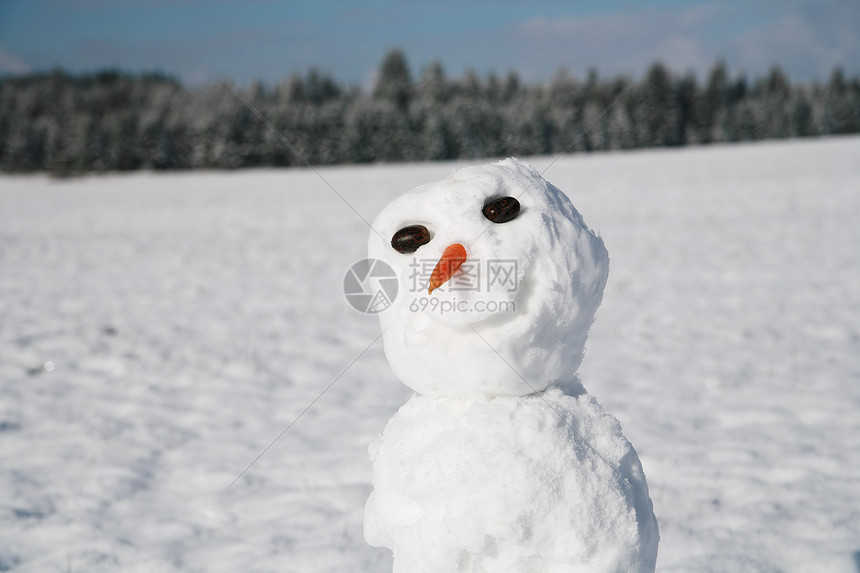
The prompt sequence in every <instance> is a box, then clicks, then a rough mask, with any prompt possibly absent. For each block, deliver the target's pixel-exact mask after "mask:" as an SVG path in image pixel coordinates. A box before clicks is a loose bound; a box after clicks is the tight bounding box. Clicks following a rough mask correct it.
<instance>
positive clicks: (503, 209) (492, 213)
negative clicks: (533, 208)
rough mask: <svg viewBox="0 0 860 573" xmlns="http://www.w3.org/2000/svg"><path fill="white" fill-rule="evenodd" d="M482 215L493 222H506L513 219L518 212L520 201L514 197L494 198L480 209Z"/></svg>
mask: <svg viewBox="0 0 860 573" xmlns="http://www.w3.org/2000/svg"><path fill="white" fill-rule="evenodd" d="M482 212H483V213H484V217H486V218H487V219H489V220H490V221H492V222H493V223H507V222H508V221H513V220H514V219H516V218H517V215H519V214H520V202H519V201H517V198H516V197H502V198H501V199H494V200H493V201H490V202H489V203H487V204H486V205H484V209H483V211H482Z"/></svg>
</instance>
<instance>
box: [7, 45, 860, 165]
mask: <svg viewBox="0 0 860 573" xmlns="http://www.w3.org/2000/svg"><path fill="white" fill-rule="evenodd" d="M234 89H235V88H233V87H232V86H231V85H230V84H227V83H226V82H219V83H213V84H211V85H208V86H206V87H200V88H190V87H184V86H182V85H181V84H180V83H179V82H178V81H177V80H176V79H174V78H171V77H168V76H165V75H161V74H142V75H133V74H126V73H122V72H117V71H105V72H100V73H95V74H87V75H70V74H67V73H64V72H62V71H54V72H51V73H43V74H31V75H26V76H19V77H7V78H4V79H2V80H0V170H3V171H43V170H45V171H51V172H54V173H57V174H70V173H76V172H85V171H109V170H134V169H189V168H230V169H232V168H239V167H256V166H288V165H301V164H303V161H302V159H301V158H300V157H298V156H297V155H296V154H295V153H294V152H293V150H291V149H290V146H292V147H293V148H294V149H295V150H296V151H297V152H298V153H300V154H301V155H302V156H303V157H304V159H305V160H307V162H309V163H310V164H313V165H323V164H335V163H365V162H375V161H424V160H441V159H457V158H481V157H504V156H512V155H513V156H530V155H540V154H555V153H560V152H563V151H567V152H579V151H593V150H615V149H631V148H638V147H661V146H680V145H690V144H707V143H712V142H729V141H752V140H761V139H775V138H786V137H806V136H820V135H832V134H844V133H857V132H860V79H858V77H856V76H854V77H852V78H847V77H845V74H844V73H843V72H842V71H841V70H840V69H838V68H837V69H835V70H834V71H833V72H832V73H831V74H830V77H829V78H828V80H827V81H826V83H824V84H819V83H815V82H812V83H807V84H796V83H792V82H791V81H790V80H789V78H788V77H787V76H786V74H785V73H783V72H782V71H781V70H780V69H779V68H777V67H774V68H772V69H771V70H770V72H769V73H768V74H766V75H765V76H764V77H759V78H756V79H754V80H748V79H747V78H746V77H745V76H734V77H732V76H731V75H730V73H729V71H728V69H727V68H726V66H725V64H724V63H717V64H715V65H714V66H713V67H712V69H711V70H710V72H709V74H708V76H707V78H706V79H705V80H704V81H703V82H699V81H698V80H697V78H696V77H695V76H694V75H692V74H687V75H682V76H678V75H675V74H673V73H671V72H670V71H669V70H668V69H667V68H666V67H665V66H663V65H661V64H660V63H655V64H654V65H652V66H651V67H650V68H649V70H648V71H647V73H645V75H644V76H643V77H642V78H640V79H639V80H638V81H633V80H630V79H628V78H626V77H615V78H609V79H603V78H600V77H599V76H598V74H597V73H596V72H595V71H592V72H590V73H589V74H588V76H587V77H586V78H584V79H578V78H576V77H574V76H573V75H571V74H570V73H568V72H566V71H560V72H559V73H557V74H556V76H555V77H554V78H553V79H552V80H551V81H549V82H547V83H544V84H526V83H524V82H522V81H521V80H520V78H519V76H518V75H517V74H516V73H515V72H510V73H508V74H507V75H505V76H502V77H499V76H496V75H494V74H488V75H485V76H480V75H478V74H476V73H474V72H467V73H466V74H465V75H463V76H462V77H460V78H449V77H447V76H446V74H445V72H444V70H443V68H442V66H441V65H440V64H438V63H434V64H431V65H430V66H428V67H427V68H426V69H425V70H423V71H422V73H421V74H420V75H419V76H418V77H417V78H413V75H412V73H411V71H410V69H409V64H408V62H407V60H406V57H405V56H404V54H403V53H402V52H401V51H398V50H393V51H391V52H389V53H388V54H387V55H386V56H385V58H384V59H383V61H382V63H381V65H380V68H379V70H378V73H377V79H376V82H375V85H374V87H373V89H372V90H369V91H367V90H362V89H361V88H359V87H357V86H351V85H346V84H343V83H339V82H337V81H336V80H335V79H333V78H332V77H330V76H328V75H326V74H322V73H320V72H318V71H316V70H311V71H309V72H307V73H305V74H304V75H301V76H300V75H294V76H292V77H290V78H288V79H286V80H284V81H283V82H281V83H279V84H277V85H274V86H270V85H266V84H263V83H260V82H257V83H254V84H252V85H251V86H250V87H248V88H246V89H242V90H238V95H237V92H236V91H234ZM240 95H241V97H240ZM248 104H250V105H248ZM251 107H253V110H252V109H251ZM254 110H256V112H258V113H259V116H258V115H257V113H255V111H254ZM261 117H262V118H265V122H264V121H263V120H261ZM267 123H268V125H267ZM272 128H274V130H277V132H278V133H275V131H274V130H273V129H272ZM279 134H280V136H279ZM285 142H289V145H288V144H287V143H285Z"/></svg>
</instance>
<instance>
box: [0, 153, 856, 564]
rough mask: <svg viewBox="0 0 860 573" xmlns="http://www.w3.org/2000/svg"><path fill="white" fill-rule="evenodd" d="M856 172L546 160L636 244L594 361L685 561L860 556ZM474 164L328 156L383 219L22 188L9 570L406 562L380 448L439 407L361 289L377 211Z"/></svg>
mask: <svg viewBox="0 0 860 573" xmlns="http://www.w3.org/2000/svg"><path fill="white" fill-rule="evenodd" d="M858 157H860V138H857V137H847V138H835V139H827V140H804V141H797V142H791V141H783V142H776V143H763V144H754V145H739V146H712V147H702V148H687V149H681V150H653V151H637V152H632V153H618V154H615V153H610V154H593V155H576V156H572V157H564V158H562V159H560V160H559V161H558V162H556V163H555V164H554V165H553V166H552V167H550V169H549V170H548V171H547V172H546V177H547V178H548V179H549V180H550V181H552V182H553V183H554V184H555V185H557V186H558V187H559V188H560V189H562V190H564V192H565V193H566V194H567V195H569V196H570V197H571V199H572V201H573V203H574V204H575V205H576V207H577V209H578V210H579V211H580V212H582V214H583V216H584V217H585V219H586V221H587V222H588V224H589V225H590V226H591V227H593V228H594V229H596V230H597V231H598V232H599V233H600V235H601V237H602V238H603V240H604V242H605V243H606V247H607V250H608V251H609V252H610V253H611V256H612V268H611V271H610V278H609V281H608V282H607V286H606V291H605V294H604V299H603V302H602V304H601V307H600V310H599V311H598V313H597V320H596V322H595V323H594V326H593V327H592V329H591V333H590V335H589V339H588V348H587V351H586V354H585V358H584V360H583V362H582V365H581V366H580V368H579V373H580V375H581V377H582V379H583V380H584V381H585V382H586V385H587V387H588V390H589V392H590V393H591V394H593V395H594V396H596V397H597V398H598V399H599V400H600V402H601V403H602V404H603V406H604V407H605V408H606V410H607V411H610V412H612V413H613V414H614V415H615V417H616V418H618V420H619V421H620V422H621V424H622V426H623V428H624V435H626V436H627V437H628V438H629V439H630V441H631V442H632V443H634V444H635V445H636V449H637V451H638V453H639V457H640V459H641V461H642V465H643V468H644V471H645V474H646V475H647V476H648V486H649V491H650V495H651V498H652V499H653V501H654V507H655V508H656V510H657V511H656V513H657V519H658V521H659V523H660V536H661V541H660V554H659V557H658V563H657V570H658V571H661V572H672V573H674V572H695V573H717V572H720V573H722V572H725V571H749V572H774V573H775V572H778V571H780V572H787V573H791V572H797V573H801V572H807V571H828V572H833V573H856V571H857V570H858V569H857V566H856V565H855V564H856V563H857V562H858V561H860V553H858V552H860V503H858V496H857V484H858V483H860V416H858V415H857V412H858V410H860V289H858V288H857V285H858V284H860V225H857V217H858V213H860V191H858V190H860V161H858ZM531 163H532V164H533V165H535V167H536V168H537V169H538V170H539V171H541V170H543V169H544V168H545V167H546V166H547V165H549V163H550V159H549V158H533V159H532V160H531ZM464 166H465V164H464V163H460V164H457V165H451V164H428V165H392V166H364V167H336V168H324V169H322V168H321V169H320V170H319V171H320V173H321V174H322V176H323V177H325V179H326V181H327V182H328V183H329V184H331V186H332V187H334V189H335V190H337V191H338V193H340V194H341V195H343V197H344V198H345V199H346V200H347V201H348V202H349V203H350V204H351V205H352V206H353V207H354V208H355V209H356V211H357V212H358V214H359V215H360V217H359V216H357V215H356V213H355V212H353V211H352V210H351V209H350V207H349V206H347V205H346V204H345V203H344V202H342V201H341V200H340V199H339V198H338V197H337V195H335V194H334V193H333V192H332V191H331V189H329V187H328V186H327V185H326V184H325V183H323V182H322V181H321V180H320V179H319V178H318V177H317V175H316V174H314V173H313V172H311V171H310V170H285V171H278V170H262V171H246V172H232V173H223V172H219V173H171V174H158V175H155V174H147V173H138V174H132V175H107V176H100V177H82V178H76V179H69V180H62V181H60V180H52V179H48V178H46V177H43V176H26V177H25V176H15V177H12V176H0V569H7V570H11V571H15V572H36V571H38V572H43V571H48V572H52V571H55V572H66V571H71V572H77V571H134V572H138V571H139V572H149V571H160V572H170V571H200V572H219V571H223V572H234V571H251V572H263V571H295V572H302V573H304V572H335V571H338V572H340V571H362V572H384V571H390V569H391V552H390V551H388V550H383V549H375V548H372V547H370V546H368V545H367V544H366V543H365V541H364V536H363V533H362V519H363V510H364V503H365V501H366V499H367V497H368V495H369V493H370V491H371V489H370V479H371V466H370V463H369V461H368V459H367V444H368V443H370V442H371V441H372V440H373V439H374V438H375V437H376V436H377V435H378V434H379V433H380V432H381V431H382V429H383V428H384V426H385V424H386V422H387V421H388V420H389V419H390V418H391V417H392V416H393V415H394V413H395V412H396V411H397V409H398V408H399V407H400V406H401V405H402V404H403V403H404V402H406V401H407V399H408V398H409V395H410V394H411V391H410V390H409V389H408V388H406V387H405V386H403V385H402V384H401V383H400V382H399V381H398V380H397V378H396V377H395V376H394V374H393V373H392V371H391V369H390V368H389V366H388V363H387V362H386V360H385V357H384V355H383V351H382V347H381V344H380V342H379V340H378V338H377V337H378V336H379V321H378V320H377V319H376V317H373V316H365V315H361V314H359V313H356V312H355V311H354V310H353V309H352V308H350V307H349V305H348V304H347V303H346V302H345V301H344V299H343V295H342V293H341V288H342V284H343V277H344V275H345V273H346V271H347V269H348V268H349V267H350V265H352V264H353V263H354V262H355V261H358V260H360V259H363V258H364V257H366V237H367V232H368V226H367V224H366V223H365V222H364V221H362V218H363V219H364V220H365V221H371V220H372V219H373V217H374V216H375V215H376V214H377V213H379V212H380V210H381V209H382V208H383V207H384V206H385V205H386V204H387V203H389V202H390V201H391V200H393V199H394V198H396V197H397V196H399V195H401V194H402V193H403V192H404V191H405V190H407V189H411V188H413V187H415V186H417V185H420V184H423V183H426V182H428V181H435V180H438V179H441V178H442V177H445V176H447V175H449V174H451V173H452V172H453V171H454V170H455V169H456V168H459V167H464ZM366 348H369V349H368V350H367V351H366V352H363V351H364V350H365V349H366ZM353 361H354V362H353ZM344 371H345V372H344ZM342 372H343V374H341V373H342ZM333 381H334V384H333V385H332V386H331V388H330V389H329V390H328V391H327V392H325V394H324V395H322V397H321V398H320V399H319V400H318V401H316V402H315V403H313V405H312V406H311V407H310V409H308V410H307V412H306V413H305V414H304V416H303V417H301V418H300V419H299V420H298V421H297V422H296V423H295V424H294V425H292V426H290V427H289V429H288V430H287V431H286V432H285V433H283V436H282V437H281V438H280V439H279V440H278V441H277V442H275V443H274V445H273V446H272V447H271V448H270V449H269V450H268V451H266V452H265V454H264V455H263V456H262V457H261V458H260V459H259V461H257V462H256V464H254V465H253V467H251V468H250V469H249V470H248V471H247V472H246V473H244V474H243V475H242V477H241V478H240V479H239V480H238V481H237V482H236V483H235V484H234V485H233V486H232V487H231V488H230V489H228V490H227V491H224V490H225V488H227V486H228V485H229V484H230V482H232V481H233V480H234V479H235V478H236V477H237V476H239V475H240V473H242V472H243V470H245V468H246V467H248V465H249V464H250V463H251V462H252V461H253V460H254V458H256V457H257V456H258V455H259V454H261V453H262V452H263V450H264V449H265V448H266V446H267V445H269V444H270V443H271V442H272V441H273V440H274V439H275V438H276V437H277V436H278V435H279V434H281V433H282V432H283V431H284V430H285V429H286V428H288V425H289V424H290V423H291V422H293V421H294V420H295V419H296V417H297V416H298V415H299V414H300V413H302V412H303V411H304V410H305V409H306V408H307V407H308V406H309V405H311V403H312V401H313V400H314V399H315V398H316V397H318V396H319V395H320V394H321V393H322V392H323V391H324V390H325V389H326V388H327V387H328V385H329V384H331V383H332V382H333ZM222 492H223V493H222Z"/></svg>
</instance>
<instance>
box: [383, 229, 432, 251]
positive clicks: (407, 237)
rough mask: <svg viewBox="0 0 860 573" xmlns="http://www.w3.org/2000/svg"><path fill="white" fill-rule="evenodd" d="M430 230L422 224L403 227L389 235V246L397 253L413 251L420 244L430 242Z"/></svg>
mask: <svg viewBox="0 0 860 573" xmlns="http://www.w3.org/2000/svg"><path fill="white" fill-rule="evenodd" d="M430 238H431V237H430V231H428V230H427V227H425V226H424V225H409V226H408V227H403V228H402V229H400V230H399V231H397V232H396V233H394V236H393V237H391V246H392V247H394V250H395V251H397V252H398V253H403V254H406V253H414V252H415V251H417V250H418V247H420V246H421V245H426V244H427V243H429V242H430Z"/></svg>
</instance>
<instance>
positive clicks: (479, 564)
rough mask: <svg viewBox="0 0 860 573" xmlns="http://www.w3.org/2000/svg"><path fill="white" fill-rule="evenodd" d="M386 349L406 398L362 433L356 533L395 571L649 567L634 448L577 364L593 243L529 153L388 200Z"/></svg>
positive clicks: (375, 237)
mask: <svg viewBox="0 0 860 573" xmlns="http://www.w3.org/2000/svg"><path fill="white" fill-rule="evenodd" d="M372 227H373V229H372V231H371V233H370V239H369V256H370V257H371V258H374V259H378V260H381V261H384V262H385V263H387V264H388V265H390V266H391V267H392V269H394V271H395V273H396V274H397V277H398V280H399V289H398V293H399V294H398V296H397V298H396V299H395V300H394V301H393V303H392V304H391V306H389V307H388V308H387V309H386V310H384V311H383V312H381V313H380V321H381V326H382V330H383V340H384V347H385V354H386V357H387V358H388V361H389V363H390V364H391V367H392V369H393V370H394V372H395V374H396V375H397V376H398V377H399V378H400V380H401V381H402V382H403V383H404V384H406V385H407V386H409V387H410V388H411V389H413V390H414V391H415V392H416V394H415V395H414V396H413V397H412V398H410V399H409V401H408V402H407V403H406V404H405V405H403V406H402V407H401V408H400V410H399V411H398V412H397V413H396V414H395V415H394V417H393V418H392V419H391V420H390V421H389V422H388V424H387V426H386V427H385V430H384V431H383V433H382V435H381V436H380V437H379V438H378V439H377V440H376V442H375V443H374V444H372V445H371V447H370V455H371V461H372V463H373V472H372V483H373V491H372V493H371V495H370V497H369V499H368V501H367V505H366V508H365V517H364V533H365V538H366V540H367V542H368V543H369V544H371V545H374V546H377V547H387V548H389V549H390V550H391V551H392V552H393V558H394V565H393V567H394V572H395V573H425V572H426V573H447V572H455V571H462V572H466V571H471V572H479V571H480V572H502V571H504V572H512V573H513V572H517V573H519V572H532V571H533V572H565V573H568V572H574V571H581V572H595V573H597V572H606V573H615V572H645V571H654V567H655V563H656V559H657V545H658V541H659V534H658V529H657V521H656V519H655V517H654V513H653V509H652V504H651V499H650V498H649V496H648V486H647V484H646V482H645V476H644V474H643V472H642V466H641V464H640V462H639V458H638V456H637V454H636V451H635V450H634V449H633V447H632V446H631V445H630V443H629V442H628V441H627V440H626V438H625V437H624V436H623V435H622V433H621V427H620V425H619V423H618V421H617V420H616V419H615V418H614V417H612V416H611V415H609V414H607V413H606V412H605V411H604V410H603V408H602V407H601V406H600V404H598V402H597V401H596V400H595V399H594V398H592V397H591V396H589V395H588V394H587V393H586V392H585V390H584V388H583V387H582V385H581V384H580V382H579V379H578V378H577V376H576V370H577V368H578V366H579V364H580V362H581V360H582V356H583V352H584V349H585V341H586V337H587V334H588V330H589V327H590V326H591V323H592V321H593V320H594V315H595V312H596V310H597V307H598V306H599V304H600V301H601V299H602V297H603V288H604V285H605V283H606V278H607V273H608V266H609V257H608V255H607V252H606V249H605V247H604V245H603V241H602V240H601V239H600V238H599V237H597V236H596V235H595V234H594V233H593V232H592V231H591V230H590V229H589V228H588V227H587V226H586V225H585V223H584V222H583V220H582V217H581V215H580V214H579V213H578V212H577V211H576V209H574V207H573V205H572V204H571V203H570V201H569V200H568V198H567V197H566V196H565V195H564V194H563V193H562V192H561V191H560V190H559V189H557V188H556V187H554V186H553V185H551V184H549V183H548V182H547V181H545V180H544V179H543V178H542V177H541V176H540V174H539V173H537V172H536V171H535V170H534V169H533V168H532V167H531V166H530V165H528V164H527V163H525V162H522V161H519V160H516V159H507V160H505V161H501V162H498V163H493V164H491V165H486V166H480V167H472V168H466V169H462V170H460V171H458V172H456V173H454V174H453V175H451V176H450V177H448V178H446V179H443V180H441V181H438V182H436V183H431V184H427V185H423V186H421V187H418V188H416V189H414V190H412V191H411V192H408V193H406V194H404V195H403V196H401V197H399V198H397V199H395V200H394V201H392V202H391V203H390V204H389V205H388V206H387V207H386V208H385V209H384V210H383V211H382V212H381V213H380V214H379V216H378V217H377V218H376V220H375V221H374V223H373V225H372Z"/></svg>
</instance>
